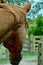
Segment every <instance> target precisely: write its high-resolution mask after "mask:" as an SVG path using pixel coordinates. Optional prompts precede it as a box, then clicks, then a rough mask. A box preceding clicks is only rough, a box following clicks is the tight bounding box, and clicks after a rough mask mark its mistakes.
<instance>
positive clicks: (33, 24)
mask: <svg viewBox="0 0 43 65" xmlns="http://www.w3.org/2000/svg"><path fill="white" fill-rule="evenodd" d="M30 34H34V35H43V16H41V15H39V16H38V17H37V18H35V19H32V20H31V21H30V22H29V28H28V36H29V35H30Z"/></svg>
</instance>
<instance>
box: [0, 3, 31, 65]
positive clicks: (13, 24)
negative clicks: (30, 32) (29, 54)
mask: <svg viewBox="0 0 43 65" xmlns="http://www.w3.org/2000/svg"><path fill="white" fill-rule="evenodd" d="M30 8H31V2H29V3H27V4H26V5H25V6H24V7H20V6H19V5H14V4H6V3H0V44H1V43H3V46H4V47H5V48H7V49H8V51H9V53H10V63H11V64H12V65H19V62H20V61H21V59H22V55H21V51H22V48H23V44H24V41H25V38H26V31H27V28H28V22H27V19H26V14H27V12H28V11H29V10H30Z"/></svg>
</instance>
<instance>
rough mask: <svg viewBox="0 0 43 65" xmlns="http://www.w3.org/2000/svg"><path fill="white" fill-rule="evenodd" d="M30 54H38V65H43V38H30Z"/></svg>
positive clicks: (32, 36)
mask: <svg viewBox="0 0 43 65" xmlns="http://www.w3.org/2000/svg"><path fill="white" fill-rule="evenodd" d="M30 46H31V47H30V49H31V50H30V52H31V53H33V52H38V65H43V36H34V35H31V36H30Z"/></svg>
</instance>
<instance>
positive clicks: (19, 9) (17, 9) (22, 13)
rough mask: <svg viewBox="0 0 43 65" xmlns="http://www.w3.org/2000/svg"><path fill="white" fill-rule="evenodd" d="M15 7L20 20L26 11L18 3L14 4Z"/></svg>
mask: <svg viewBox="0 0 43 65" xmlns="http://www.w3.org/2000/svg"><path fill="white" fill-rule="evenodd" d="M13 9H14V13H15V16H16V18H17V20H18V21H20V20H21V19H22V18H23V17H24V16H25V12H24V11H23V9H22V8H21V7H19V6H18V5H15V6H14V5H13Z"/></svg>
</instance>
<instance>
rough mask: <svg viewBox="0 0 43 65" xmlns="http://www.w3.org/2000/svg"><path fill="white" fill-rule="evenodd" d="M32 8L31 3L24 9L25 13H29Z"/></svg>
mask: <svg viewBox="0 0 43 65" xmlns="http://www.w3.org/2000/svg"><path fill="white" fill-rule="evenodd" d="M30 8H31V2H29V3H28V4H27V5H25V6H24V7H23V9H24V11H25V12H26V13H27V12H28V11H29V10H30Z"/></svg>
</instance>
